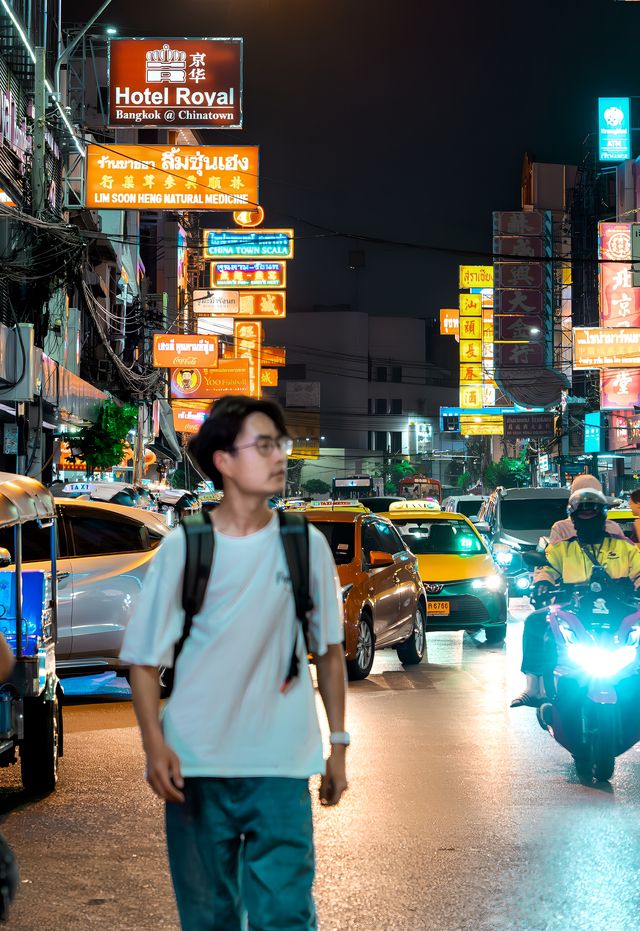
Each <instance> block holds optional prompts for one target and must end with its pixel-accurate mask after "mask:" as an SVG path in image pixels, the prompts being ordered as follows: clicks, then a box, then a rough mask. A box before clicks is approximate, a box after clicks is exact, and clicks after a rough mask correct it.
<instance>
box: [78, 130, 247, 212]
mask: <svg viewBox="0 0 640 931" xmlns="http://www.w3.org/2000/svg"><path fill="white" fill-rule="evenodd" d="M85 188H86V190H85V206H86V207H88V208H89V209H91V210H126V209H130V210H180V209H181V208H185V209H191V210H232V209H233V208H234V207H236V206H239V205H246V204H255V203H257V201H258V147H257V146H232V145H228V146H224V145H220V146H211V145H210V146H207V145H205V146H196V145H183V146H170V145H124V144H120V143H116V144H115V145H110V146H107V145H97V144H90V145H88V146H87V160H86V185H85Z"/></svg>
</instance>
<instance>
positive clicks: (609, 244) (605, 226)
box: [598, 223, 631, 262]
mask: <svg viewBox="0 0 640 931" xmlns="http://www.w3.org/2000/svg"><path fill="white" fill-rule="evenodd" d="M598 257H599V258H601V259H605V260H606V261H608V262H630V261H631V223H598Z"/></svg>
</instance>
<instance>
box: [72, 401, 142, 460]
mask: <svg viewBox="0 0 640 931" xmlns="http://www.w3.org/2000/svg"><path fill="white" fill-rule="evenodd" d="M137 420H138V408H137V407H135V406H134V405H133V404H122V405H119V404H116V403H115V402H114V401H105V402H104V403H103V404H102V406H101V408H100V413H99V414H98V419H97V420H96V422H95V423H93V424H91V426H89V427H83V428H82V429H81V430H80V432H79V433H74V434H72V435H68V436H66V437H65V439H66V441H67V442H68V443H69V446H70V448H71V451H72V453H73V455H74V456H79V457H80V458H82V459H83V460H84V461H85V462H86V464H87V475H89V476H90V475H93V473H94V472H96V471H98V472H100V471H103V470H105V469H112V468H113V467H114V466H117V465H118V463H119V462H120V460H121V459H122V456H123V453H124V448H125V444H126V442H127V434H128V433H129V431H130V430H132V429H133V428H134V427H135V425H136V423H137Z"/></svg>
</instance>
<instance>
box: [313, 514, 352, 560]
mask: <svg viewBox="0 0 640 931" xmlns="http://www.w3.org/2000/svg"><path fill="white" fill-rule="evenodd" d="M313 526H314V527H317V528H318V530H319V531H320V533H323V534H324V535H325V537H326V538H327V543H328V544H329V546H330V548H331V553H332V554H333V558H334V561H335V564H336V566H345V565H346V564H347V563H350V562H352V561H353V556H354V549H355V536H356V528H355V524H353V523H351V522H347V521H335V523H333V522H332V521H328V520H321V521H320V520H319V521H317V522H316V521H314V522H313Z"/></svg>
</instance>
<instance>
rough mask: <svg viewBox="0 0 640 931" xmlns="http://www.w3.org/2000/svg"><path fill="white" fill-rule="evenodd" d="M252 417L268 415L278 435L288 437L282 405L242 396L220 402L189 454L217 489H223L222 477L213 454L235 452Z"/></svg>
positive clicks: (193, 440) (198, 433)
mask: <svg viewBox="0 0 640 931" xmlns="http://www.w3.org/2000/svg"><path fill="white" fill-rule="evenodd" d="M251 414H264V415H265V416H266V417H269V418H270V419H271V420H272V421H273V422H274V424H275V425H276V429H277V431H278V433H280V434H282V436H288V431H287V425H286V424H285V422H284V415H283V413H282V408H281V407H280V405H279V404H277V403H276V402H275V401H258V400H256V398H247V397H245V396H244V395H239V396H238V397H226V398H222V399H221V400H220V401H216V402H215V404H214V405H213V407H212V408H211V411H210V413H209V416H208V417H207V419H206V420H205V421H204V423H203V424H202V426H201V427H200V429H199V430H198V432H197V433H196V435H195V436H194V437H193V439H192V440H191V441H190V443H189V447H188V449H189V454H190V455H191V456H192V457H193V458H194V459H195V461H196V462H197V464H198V467H199V469H200V471H201V472H202V473H203V474H204V475H206V476H207V478H209V479H211V481H212V482H213V484H214V485H215V487H216V488H222V476H221V475H220V473H219V472H218V470H217V469H216V467H215V466H214V464H213V454H214V453H215V452H217V451H218V450H219V449H224V450H228V449H231V447H232V446H233V444H234V443H235V441H236V437H237V436H238V434H239V433H240V431H241V430H242V425H243V423H244V422H245V420H246V419H247V417H249V416H251Z"/></svg>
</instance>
